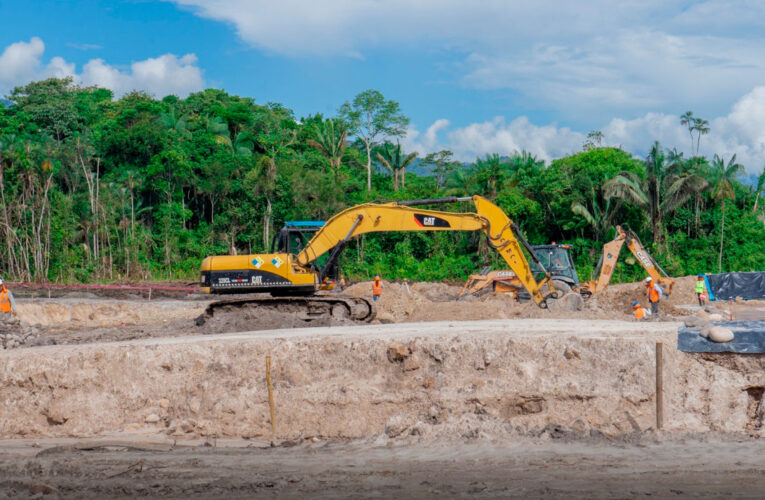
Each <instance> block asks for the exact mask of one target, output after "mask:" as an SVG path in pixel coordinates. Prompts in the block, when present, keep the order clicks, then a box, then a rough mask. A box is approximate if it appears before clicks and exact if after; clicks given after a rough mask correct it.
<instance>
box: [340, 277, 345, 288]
mask: <svg viewBox="0 0 765 500" xmlns="http://www.w3.org/2000/svg"><path fill="white" fill-rule="evenodd" d="M343 290H345V278H344V277H343V275H342V274H341V275H340V291H341V292H342V291H343Z"/></svg>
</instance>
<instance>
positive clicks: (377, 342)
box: [0, 279, 765, 498]
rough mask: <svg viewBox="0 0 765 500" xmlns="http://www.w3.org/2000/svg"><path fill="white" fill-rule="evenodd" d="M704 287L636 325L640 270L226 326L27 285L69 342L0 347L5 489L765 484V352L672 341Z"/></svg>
mask: <svg viewBox="0 0 765 500" xmlns="http://www.w3.org/2000/svg"><path fill="white" fill-rule="evenodd" d="M685 281H688V283H685ZM686 285H687V286H686ZM685 288H688V289H689V290H685ZM368 289H369V286H368V284H366V283H362V284H357V285H354V286H352V287H350V288H349V289H348V290H346V292H347V293H348V294H351V295H364V294H366V293H368ZM690 289H692V280H691V279H682V280H679V283H678V285H676V292H675V293H674V294H673V295H672V298H670V299H669V300H667V301H665V303H663V304H662V307H663V311H662V314H663V318H662V319H664V320H665V321H655V322H648V323H637V322H635V321H631V320H630V315H629V313H630V304H631V302H632V301H633V300H640V299H642V298H643V293H644V292H643V289H642V286H641V285H640V284H633V285H618V286H613V287H610V288H609V289H608V290H606V292H604V293H603V294H601V295H600V296H598V297H597V298H593V299H591V300H590V301H588V302H587V303H586V304H585V306H584V308H583V309H582V310H580V311H564V310H550V311H545V310H541V309H539V308H537V307H536V306H535V305H534V304H517V303H515V302H512V301H511V300H509V299H508V298H506V297H502V296H485V297H482V298H480V299H470V300H468V301H460V302H455V301H454V298H455V297H456V295H457V293H458V292H459V287H454V286H449V285H444V284H437V283H436V284H425V283H417V284H410V285H409V286H408V287H407V286H406V285H404V284H395V283H389V284H386V288H385V292H384V294H383V296H382V298H381V299H380V300H379V301H378V303H377V304H378V320H377V323H378V324H373V325H345V326H336V325H329V326H320V327H315V328H292V329H278V330H274V329H267V328H269V326H270V327H271V328H273V323H275V322H276V323H277V324H278V322H279V318H278V317H272V318H266V319H265V320H264V321H262V322H261V323H258V322H257V319H256V320H253V319H252V318H251V319H249V320H248V321H250V323H247V324H244V325H239V324H237V323H236V321H235V320H233V319H232V318H227V319H225V321H222V322H221V323H219V324H218V325H219V327H220V329H223V330H225V329H226V328H231V329H230V330H229V331H230V332H236V331H238V330H241V332H242V333H223V334H214V335H210V334H209V333H211V330H205V329H204V328H203V327H197V326H196V325H195V324H194V319H195V318H196V317H197V316H198V315H199V314H200V313H201V312H202V311H203V310H204V308H205V307H206V305H207V304H208V300H209V299H208V298H206V297H194V296H190V297H187V298H164V299H161V300H152V301H146V300H145V299H140V300H136V299H133V300H128V299H119V298H112V299H99V298H95V297H86V298H82V297H62V298H54V299H44V298H38V299H24V298H20V299H19V316H18V318H19V319H20V320H21V322H20V323H21V324H22V325H24V328H27V333H28V332H29V329H34V332H33V334H29V335H27V336H28V337H34V338H42V337H44V338H46V339H49V342H45V343H49V344H50V343H53V342H55V343H56V344H57V345H37V346H34V347H24V346H25V344H23V343H22V344H20V346H21V347H23V348H15V349H6V350H0V402H2V404H0V439H1V440H4V441H0V497H18V498H26V497H29V496H31V495H38V496H45V497H55V496H59V497H79V498H103V497H112V496H126V495H143V496H165V497H187V496H189V495H192V496H220V495H225V496H226V497H251V496H253V495H255V494H259V495H268V496H278V497H292V498H298V497H303V496H311V497H332V498H337V497H342V498H356V497H358V496H390V495H391V494H403V495H405V496H410V497H443V496H446V497H451V496H468V495H470V496H479V497H485V498H491V497H497V496H503V497H515V496H525V497H528V496H534V497H537V496H548V497H557V496H572V495H574V496H586V497H614V496H617V497H635V496H644V495H656V496H659V497H664V496H670V495H672V496H674V495H681V496H682V495H685V496H713V497H720V496H725V497H730V496H739V497H752V498H754V497H760V496H761V494H762V491H763V490H764V489H765V477H764V476H763V474H762V470H763V468H765V444H764V443H765V441H763V439H762V438H763V436H765V427H764V426H763V420H764V418H765V404H763V402H762V400H763V393H764V392H765V357H763V355H751V354H750V355H743V354H690V353H683V352H680V351H678V350H677V348H676V343H677V328H678V326H679V325H680V323H679V320H682V318H683V316H685V315H688V314H691V312H693V306H692V302H693V299H694V296H693V294H692V291H690ZM718 307H719V306H718ZM726 307H728V306H727V305H726V306H725V307H719V312H720V313H721V314H728V315H730V314H731V313H732V314H734V315H737V314H738V315H747V314H749V315H757V314H760V313H761V310H762V304H760V303H750V304H748V305H735V306H734V307H733V308H732V310H731V309H726ZM487 318H492V319H487ZM252 321H254V322H252ZM248 326H249V328H247V327H248ZM279 326H304V325H301V324H296V323H294V322H292V323H282V324H281V325H279ZM37 343H38V344H39V343H41V342H40V341H37ZM657 343H661V352H662V355H663V356H662V357H663V363H662V370H663V390H664V393H663V428H662V429H661V430H658V429H657V415H656V407H657V405H656V403H657V400H656V398H657V396H656V378H655V374H656V363H657V361H656V346H657ZM65 344H69V345H65ZM267 357H270V359H271V378H272V382H273V395H274V408H275V414H276V420H275V433H273V431H272V422H271V417H270V408H269V398H268V390H267V380H266V359H267ZM269 443H272V444H275V445H276V447H275V448H270V447H269Z"/></svg>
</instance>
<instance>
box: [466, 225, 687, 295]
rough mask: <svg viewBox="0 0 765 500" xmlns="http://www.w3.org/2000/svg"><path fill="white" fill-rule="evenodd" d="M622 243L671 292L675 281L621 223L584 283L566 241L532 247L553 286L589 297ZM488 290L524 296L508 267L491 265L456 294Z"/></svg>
mask: <svg viewBox="0 0 765 500" xmlns="http://www.w3.org/2000/svg"><path fill="white" fill-rule="evenodd" d="M625 244H626V245H627V248H628V249H629V250H630V252H632V255H634V256H635V259H637V261H638V262H639V263H640V265H641V266H643V269H645V271H646V273H648V275H649V276H650V277H651V278H653V280H654V281H655V282H656V283H658V284H659V285H660V286H661V287H662V288H663V289H664V290H665V291H666V292H667V295H669V294H671V293H672V287H673V286H674V284H675V281H674V280H673V279H672V278H670V277H669V276H668V275H667V273H666V271H664V269H662V267H661V266H660V265H659V264H658V263H657V262H656V261H655V260H654V258H653V257H652V256H651V254H649V253H648V250H646V249H645V247H644V246H643V244H642V243H641V242H640V239H639V238H638V237H637V235H635V233H633V232H632V231H630V230H629V229H627V230H625V229H623V228H622V227H621V226H616V237H615V238H614V239H613V240H612V241H609V242H608V243H606V244H605V245H603V253H602V255H601V256H600V260H599V261H598V264H597V266H596V267H595V273H594V274H595V276H596V278H595V279H593V280H591V281H588V282H585V283H580V282H579V278H578V276H577V274H576V269H575V267H574V261H573V259H571V254H570V253H569V250H570V246H569V245H556V244H552V245H534V246H532V247H531V248H532V251H533V252H534V253H535V254H536V257H537V259H538V260H540V261H541V262H542V263H543V266H544V268H545V270H546V272H548V273H549V274H550V276H551V277H552V279H554V280H555V282H556V285H557V286H556V289H558V290H560V291H561V292H564V293H565V292H568V291H569V290H568V289H569V288H570V290H571V291H574V292H578V293H579V294H581V295H582V296H583V297H584V298H589V297H590V296H591V295H592V294H594V293H598V292H600V291H602V290H604V289H605V288H606V287H607V286H608V284H609V283H610V282H611V278H612V277H613V275H614V270H615V269H616V262H617V260H618V259H619V254H620V253H621V250H622V247H624V245H625ZM533 267H534V266H532V268H533ZM488 291H494V292H497V293H511V294H514V295H515V297H516V298H519V299H523V298H524V297H523V295H524V292H523V288H522V287H521V286H520V281H519V280H518V279H517V278H516V277H515V273H513V272H512V271H508V270H502V271H492V270H491V268H484V269H483V270H482V271H481V273H479V274H472V275H471V276H470V278H468V280H467V282H466V283H465V286H464V287H463V288H462V291H461V292H460V294H459V296H458V297H457V298H458V299H460V298H462V297H463V296H465V295H469V294H472V295H482V294H485V293H487V292H488Z"/></svg>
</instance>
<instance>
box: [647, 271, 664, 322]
mask: <svg viewBox="0 0 765 500" xmlns="http://www.w3.org/2000/svg"><path fill="white" fill-rule="evenodd" d="M645 288H646V291H647V292H648V302H649V303H650V304H651V315H654V316H658V315H659V301H660V300H661V298H662V297H663V296H664V290H662V289H661V287H660V286H659V285H657V284H656V283H654V282H653V278H651V277H650V276H649V277H648V278H646V279H645Z"/></svg>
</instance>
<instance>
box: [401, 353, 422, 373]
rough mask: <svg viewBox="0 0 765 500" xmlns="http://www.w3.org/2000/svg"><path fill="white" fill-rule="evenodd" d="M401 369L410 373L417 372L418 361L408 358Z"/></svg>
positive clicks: (418, 367)
mask: <svg viewBox="0 0 765 500" xmlns="http://www.w3.org/2000/svg"><path fill="white" fill-rule="evenodd" d="M403 368H404V371H405V372H411V371H414V370H419V369H420V362H419V360H418V359H417V357H416V356H411V357H409V358H406V360H404V366H403Z"/></svg>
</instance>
